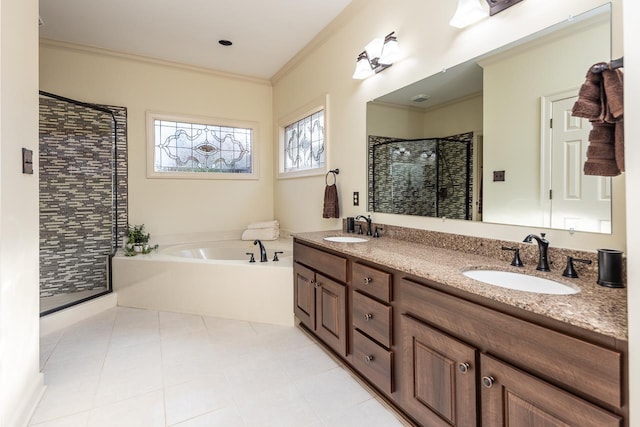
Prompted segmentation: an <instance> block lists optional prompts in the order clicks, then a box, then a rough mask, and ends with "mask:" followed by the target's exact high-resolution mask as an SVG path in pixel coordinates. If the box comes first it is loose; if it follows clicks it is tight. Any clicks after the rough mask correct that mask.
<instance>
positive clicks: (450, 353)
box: [401, 315, 493, 427]
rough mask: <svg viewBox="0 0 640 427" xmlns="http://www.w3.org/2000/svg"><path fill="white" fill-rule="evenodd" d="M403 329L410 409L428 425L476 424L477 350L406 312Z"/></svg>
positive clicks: (405, 387)
mask: <svg viewBox="0 0 640 427" xmlns="http://www.w3.org/2000/svg"><path fill="white" fill-rule="evenodd" d="M401 329H402V330H401V334H402V337H403V338H402V357H403V369H404V380H403V385H402V387H403V401H404V405H403V406H405V407H406V409H407V412H408V413H410V414H411V416H412V417H414V418H415V419H416V420H417V421H418V422H419V423H420V424H422V425H425V426H430V427H431V426H433V427H440V426H443V427H444V426H449V427H450V426H452V425H453V426H464V427H472V426H476V425H477V405H476V366H475V365H476V349H475V348H473V347H470V346H468V345H466V344H465V343H463V342H461V341H458V340H456V339H455V338H452V337H450V336H449V335H446V334H443V333H442V332H439V331H437V330H436V329H434V328H432V327H430V326H428V325H426V324H424V323H422V322H419V321H417V320H415V319H413V318H412V317H409V316H407V315H403V316H402V319H401ZM486 425H487V426H489V425H491V426H493V424H486Z"/></svg>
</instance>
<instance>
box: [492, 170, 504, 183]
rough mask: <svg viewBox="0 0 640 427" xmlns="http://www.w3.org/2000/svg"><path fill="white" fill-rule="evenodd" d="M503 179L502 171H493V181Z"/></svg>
mask: <svg viewBox="0 0 640 427" xmlns="http://www.w3.org/2000/svg"><path fill="white" fill-rule="evenodd" d="M496 181H504V171H493V182H496Z"/></svg>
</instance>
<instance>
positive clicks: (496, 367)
mask: <svg viewBox="0 0 640 427" xmlns="http://www.w3.org/2000/svg"><path fill="white" fill-rule="evenodd" d="M480 366H481V375H482V408H481V411H482V425H485V426H492V427H500V426H542V427H568V426H580V427H614V426H615V427H619V426H620V425H621V423H622V420H621V418H620V417H618V416H616V415H614V414H612V413H610V412H607V411H605V410H603V409H601V408H598V407H597V406H594V405H592V404H591V403H588V402H586V401H584V400H582V399H580V398H578V397H576V396H574V395H572V394H570V393H568V392H566V391H564V390H561V389H559V388H557V387H554V386H552V385H551V384H549V383H546V382H544V381H542V380H540V379H538V378H536V377H533V376H531V375H529V374H527V373H524V372H522V371H520V370H518V369H516V368H513V367H511V366H510V365H507V364H506V363H504V362H501V361H499V360H498V359H494V358H493V357H491V356H488V355H485V354H482V355H481V359H480Z"/></svg>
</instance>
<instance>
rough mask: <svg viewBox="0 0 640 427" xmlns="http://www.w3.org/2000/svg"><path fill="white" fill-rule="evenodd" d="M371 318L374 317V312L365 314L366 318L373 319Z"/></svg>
mask: <svg viewBox="0 0 640 427" xmlns="http://www.w3.org/2000/svg"><path fill="white" fill-rule="evenodd" d="M371 319H373V314H371V313H367V314H365V315H364V320H371Z"/></svg>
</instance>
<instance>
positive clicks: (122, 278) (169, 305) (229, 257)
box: [112, 239, 294, 325]
mask: <svg viewBox="0 0 640 427" xmlns="http://www.w3.org/2000/svg"><path fill="white" fill-rule="evenodd" d="M263 244H264V246H265V248H266V251H267V257H268V260H269V261H268V262H260V250H259V248H258V246H257V245H256V246H254V245H253V241H241V240H222V241H208V242H197V243H182V244H173V245H162V246H161V247H160V248H159V250H157V251H154V252H152V253H151V254H148V255H137V256H134V257H126V256H124V255H122V254H119V255H116V256H115V257H114V258H113V262H112V273H113V276H112V277H113V290H114V292H117V294H118V305H121V306H126V307H136V308H146V309H152V310H159V311H173V312H180V313H190V314H198V315H202V316H213V317H222V318H227V319H235V320H246V321H251V322H261V323H272V324H277V325H293V324H294V318H293V256H292V246H293V243H292V240H291V239H280V240H276V241H265V242H263ZM275 251H282V252H284V253H282V254H278V258H279V259H280V260H279V261H275V262H274V261H273V257H274V252H275ZM247 252H253V253H254V256H255V259H256V261H257V262H254V263H250V262H249V255H245V253H247Z"/></svg>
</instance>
